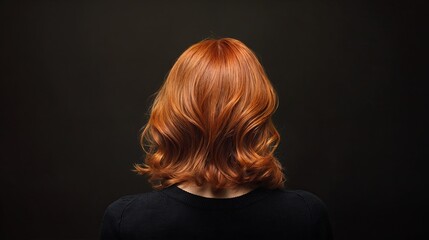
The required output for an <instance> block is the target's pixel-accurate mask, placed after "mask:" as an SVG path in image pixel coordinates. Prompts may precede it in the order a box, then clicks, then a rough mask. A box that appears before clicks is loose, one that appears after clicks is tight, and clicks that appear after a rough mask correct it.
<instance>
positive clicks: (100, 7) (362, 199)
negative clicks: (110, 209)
mask: <svg viewBox="0 0 429 240" xmlns="http://www.w3.org/2000/svg"><path fill="white" fill-rule="evenodd" d="M0 6H1V10H0V11H1V23H0V24H1V34H2V35H1V113H2V117H1V124H2V129H1V140H2V144H1V170H0V171H1V172H0V174H1V235H0V238H1V239H97V237H98V231H99V226H100V222H101V218H102V214H103V212H104V210H105V208H106V207H107V206H108V204H110V203H111V202H112V201H114V200H116V199H117V198H118V197H120V196H122V195H126V194H132V193H139V192H146V191H149V190H150V186H149V184H148V183H147V181H146V178H145V177H141V176H137V175H135V174H134V173H133V172H131V169H132V164H133V163H137V162H140V161H142V159H143V151H142V150H141V149H140V147H139V142H138V138H139V131H140V128H141V127H142V126H143V124H144V123H145V121H146V120H147V109H148V107H149V105H150V103H151V100H152V99H153V98H152V94H153V93H154V92H155V91H156V90H157V89H158V88H159V87H160V86H161V84H162V82H163V80H164V78H165V76H166V74H167V72H168V70H169V69H170V67H171V66H172V64H173V63H174V62H175V60H176V58H177V57H178V56H179V55H180V54H181V53H182V52H183V51H184V50H185V49H186V48H187V47H189V46H190V45H191V44H193V43H196V42H198V41H200V40H202V39H203V38H206V37H233V38H237V39H239V40H241V41H243V42H244V43H245V44H247V45H248V46H249V47H250V48H251V49H253V50H254V51H255V52H256V54H257V55H258V57H259V58H260V60H261V62H262V64H263V65H264V67H265V68H266V71H267V73H268V75H269V77H270V79H271V81H272V83H273V85H274V86H275V88H276V89H277V91H278V93H279V99H280V106H279V109H278V111H277V113H276V114H275V117H274V121H275V123H276V125H277V127H278V130H279V131H280V133H281V136H282V140H281V144H280V147H279V148H278V151H277V154H278V157H279V158H280V159H281V161H282V163H283V165H284V167H285V169H286V174H287V179H288V181H287V184H288V186H289V187H290V188H300V189H305V190H308V191H311V192H313V193H315V194H317V195H318V196H319V197H320V198H321V199H322V200H324V201H325V203H326V205H327V207H328V209H329V214H330V217H331V221H332V224H333V229H334V235H335V238H336V239H393V238H396V239H413V238H415V237H416V236H418V234H421V233H424V232H426V231H424V228H426V227H427V226H428V221H427V214H428V211H427V208H426V207H425V206H426V205H427V202H428V200H429V199H428V198H427V197H426V195H425V194H424V192H425V191H426V190H427V184H426V183H425V179H424V176H423V174H424V172H426V169H425V168H424V166H423V165H424V164H423V163H424V161H427V160H428V159H429V158H428V140H427V139H428V138H427V133H428V131H427V121H428V118H427V117H426V116H425V115H424V112H425V111H427V109H428V105H427V103H426V102H425V101H424V100H425V99H424V98H425V95H426V94H427V93H426V92H427V89H426V88H424V84H423V83H424V81H426V80H427V75H426V73H425V72H424V71H425V69H423V67H427V58H423V57H427V55H423V54H422V52H423V46H424V45H426V44H427V42H424V41H423V39H422V34H423V32H424V31H425V32H427V25H426V24H424V20H423V16H424V15H425V14H426V12H424V11H425V9H426V8H425V7H424V6H423V4H418V3H417V2H411V1H407V2H405V1H403V2H402V3H399V2H398V3H396V1H321V0H314V1H201V0H200V1H89V0H86V1H28V2H24V1H2V2H1V5H0ZM423 60H425V61H426V62H425V61H423Z"/></svg>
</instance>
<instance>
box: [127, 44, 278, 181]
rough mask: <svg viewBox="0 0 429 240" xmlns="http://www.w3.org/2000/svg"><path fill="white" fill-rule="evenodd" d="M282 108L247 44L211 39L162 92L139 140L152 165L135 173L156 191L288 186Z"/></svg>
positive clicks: (180, 63) (191, 53) (193, 51)
mask: <svg viewBox="0 0 429 240" xmlns="http://www.w3.org/2000/svg"><path fill="white" fill-rule="evenodd" d="M277 107H278V97H277V94H276V91H275V89H274V88H273V86H272V85H271V83H270V81H269V79H268V77H267V75H266V74H265V71H264V69H263V67H262V65H261V64H260V63H259V61H258V59H257V57H256V56H255V54H254V53H253V52H252V51H251V50H250V49H249V48H248V47H246V45H244V44H243V43H242V42H240V41H238V40H236V39H232V38H222V39H205V40H203V41H201V42H199V43H196V44H194V45H192V46H191V47H189V48H188V49H187V50H186V51H185V52H184V53H183V54H182V55H181V56H180V57H179V58H178V60H177V61H176V63H175V64H174V65H173V67H172V68H171V70H170V72H169V74H168V76H167V78H166V79H165V82H164V84H163V85H162V87H161V88H160V89H159V90H158V92H157V95H156V97H155V99H154V102H153V104H152V106H151V107H150V118H149V121H148V122H147V124H145V126H144V127H143V128H142V129H143V131H142V133H141V136H140V137H141V138H140V144H141V146H142V148H143V150H144V152H145V153H146V157H145V161H144V163H143V164H134V169H133V171H134V172H137V173H138V174H141V175H144V174H147V175H148V176H149V182H150V183H151V184H152V186H153V187H154V188H155V189H162V188H165V187H168V186H170V185H173V184H178V183H183V182H192V183H195V184H197V185H199V186H201V185H203V184H209V185H210V186H212V187H214V188H216V189H222V188H230V187H237V186H244V185H252V186H255V185H257V186H265V187H268V188H280V187H283V186H284V181H285V178H284V174H283V172H282V166H281V164H280V162H279V161H278V160H277V159H276V157H275V156H274V151H275V149H276V148H277V146H278V144H279V141H280V135H279V133H278V131H277V130H276V128H275V126H274V124H273V122H272V119H271V117H272V115H273V113H274V112H275V111H276V110H277Z"/></svg>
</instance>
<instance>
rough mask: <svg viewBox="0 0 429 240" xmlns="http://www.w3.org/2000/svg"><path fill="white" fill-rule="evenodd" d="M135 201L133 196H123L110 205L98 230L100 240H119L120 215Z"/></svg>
mask: <svg viewBox="0 0 429 240" xmlns="http://www.w3.org/2000/svg"><path fill="white" fill-rule="evenodd" d="M134 199H135V196H134V195H129V196H124V197H121V198H119V199H118V200H116V201H114V202H113V203H111V204H110V205H109V206H108V207H107V208H106V210H105V212H104V215H103V219H102V221H101V228H100V240H119V239H121V237H120V226H121V221H122V215H123V212H124V210H125V209H126V208H127V206H128V205H129V204H130V203H131V202H132V201H133V200H134Z"/></svg>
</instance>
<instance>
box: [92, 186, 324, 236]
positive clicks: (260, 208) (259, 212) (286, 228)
mask: <svg viewBox="0 0 429 240" xmlns="http://www.w3.org/2000/svg"><path fill="white" fill-rule="evenodd" d="M100 230H101V232H100V237H101V238H100V239H102V240H106V239H122V240H128V239H139V240H143V239H144V240H145V239H288V240H293V239H332V232H331V227H330V223H329V218H328V214H327V209H326V206H325V204H324V203H323V202H322V201H321V200H320V199H319V198H318V197H317V196H315V195H314V194H312V193H309V192H306V191H302V190H284V189H276V190H269V189H265V188H257V189H255V190H253V191H251V192H248V193H246V194H244V195H241V196H239V197H234V198H206V197H201V196H197V195H194V194H192V193H189V192H186V191H184V190H182V189H180V188H178V187H177V186H176V185H173V186H171V187H168V188H165V189H163V190H153V191H151V192H147V193H142V194H135V195H128V196H124V197H121V198H119V199H118V200H116V201H114V202H113V203H111V204H110V205H109V206H108V207H107V209H106V211H105V213H104V217H103V220H102V225H101V229H100Z"/></svg>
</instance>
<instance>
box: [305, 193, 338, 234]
mask: <svg viewBox="0 0 429 240" xmlns="http://www.w3.org/2000/svg"><path fill="white" fill-rule="evenodd" d="M297 193H298V194H299V195H300V196H301V197H302V198H303V199H304V201H305V202H306V204H307V206H308V210H309V213H310V214H309V215H310V222H309V227H310V229H309V239H311V240H332V239H333V234H332V228H331V222H330V220H329V215H328V209H327V207H326V205H325V203H324V202H323V201H322V200H321V199H320V198H319V197H317V196H316V195H314V194H312V193H310V192H307V191H302V190H299V191H297Z"/></svg>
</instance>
